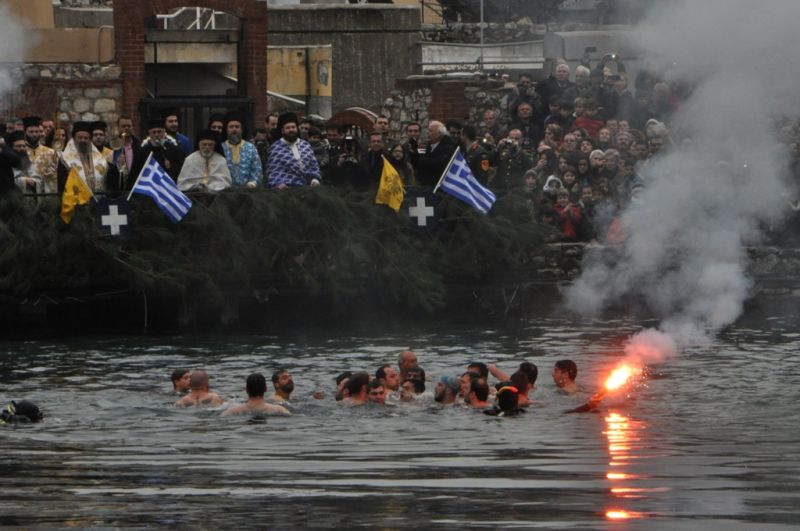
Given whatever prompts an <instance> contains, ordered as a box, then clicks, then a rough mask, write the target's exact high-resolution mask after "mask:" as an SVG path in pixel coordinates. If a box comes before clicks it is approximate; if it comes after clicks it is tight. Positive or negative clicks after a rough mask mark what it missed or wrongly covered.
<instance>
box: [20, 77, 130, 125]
mask: <svg viewBox="0 0 800 531" xmlns="http://www.w3.org/2000/svg"><path fill="white" fill-rule="evenodd" d="M12 75H13V76H14V78H15V79H17V80H18V82H19V85H20V86H22V87H23V90H22V91H21V94H19V95H18V96H16V97H14V98H12V99H11V100H10V105H9V107H10V108H9V109H6V112H8V113H9V114H13V115H15V116H23V115H26V114H37V115H40V116H42V117H49V118H53V119H56V120H58V121H60V122H62V123H65V124H72V123H75V122H77V121H80V120H88V121H95V120H103V121H105V122H108V123H109V124H110V125H112V126H113V125H115V124H116V121H117V118H118V116H119V112H120V109H121V104H122V79H121V75H122V71H121V69H120V68H119V66H117V65H113V64H111V65H91V64H61V63H59V64H55V63H53V64H47V63H37V64H27V65H22V66H20V67H17V68H15V69H14V70H13V72H12Z"/></svg>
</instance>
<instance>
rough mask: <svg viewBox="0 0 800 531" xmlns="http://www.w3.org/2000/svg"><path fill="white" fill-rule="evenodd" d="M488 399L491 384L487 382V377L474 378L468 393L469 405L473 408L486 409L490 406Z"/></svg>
mask: <svg viewBox="0 0 800 531" xmlns="http://www.w3.org/2000/svg"><path fill="white" fill-rule="evenodd" d="M487 400H489V384H488V383H486V378H481V377H478V378H473V379H472V380H471V381H470V386H469V393H467V400H466V402H467V405H468V406H469V407H471V408H473V409H486V408H488V407H489V402H487Z"/></svg>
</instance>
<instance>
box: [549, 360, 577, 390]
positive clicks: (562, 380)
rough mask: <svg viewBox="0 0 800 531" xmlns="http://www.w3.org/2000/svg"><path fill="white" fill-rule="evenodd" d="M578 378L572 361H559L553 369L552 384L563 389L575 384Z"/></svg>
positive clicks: (575, 366)
mask: <svg viewBox="0 0 800 531" xmlns="http://www.w3.org/2000/svg"><path fill="white" fill-rule="evenodd" d="M577 377H578V366H577V365H576V364H575V362H574V361H572V360H559V361H557V362H556V364H555V366H554V367H553V382H555V384H556V385H557V386H558V387H564V386H566V385H570V384H572V383H574V382H575V378H577Z"/></svg>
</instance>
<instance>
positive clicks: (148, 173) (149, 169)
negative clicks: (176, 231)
mask: <svg viewBox="0 0 800 531" xmlns="http://www.w3.org/2000/svg"><path fill="white" fill-rule="evenodd" d="M133 194H141V195H146V196H147V197H150V198H151V199H152V200H153V201H155V202H156V205H157V206H158V208H160V209H161V212H163V213H164V215H165V216H167V217H168V218H169V220H170V221H171V222H173V223H178V222H179V221H180V220H182V219H183V218H184V217H185V216H186V214H188V213H189V209H190V208H192V201H191V199H189V198H188V197H186V196H185V195H183V193H182V192H181V191H180V190H178V186H177V185H176V184H175V181H173V180H172V177H170V176H169V175H167V172H166V171H164V168H162V167H161V165H160V164H159V163H158V161H157V160H156V159H154V158H153V154H152V153H150V156H149V157H147V162H145V164H144V167H143V168H142V172H141V173H140V174H139V177H138V178H137V179H136V183H135V184H134V185H133V189H132V190H131V193H130V195H128V199H130V197H131V195H133Z"/></svg>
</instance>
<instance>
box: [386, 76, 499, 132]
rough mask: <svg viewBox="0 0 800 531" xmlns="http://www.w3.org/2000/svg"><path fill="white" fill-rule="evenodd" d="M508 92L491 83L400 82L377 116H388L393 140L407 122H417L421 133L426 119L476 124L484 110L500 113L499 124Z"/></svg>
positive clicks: (426, 79) (431, 79)
mask: <svg viewBox="0 0 800 531" xmlns="http://www.w3.org/2000/svg"><path fill="white" fill-rule="evenodd" d="M511 93H512V87H511V86H506V85H505V84H504V83H503V82H502V81H495V80H472V79H469V80H463V79H459V80H448V79H442V78H438V77H414V78H407V79H400V80H398V81H397V84H396V88H395V90H393V91H392V92H391V93H390V95H389V97H388V98H386V100H384V102H383V106H382V107H381V114H384V115H386V116H388V117H389V128H390V130H391V133H392V136H393V137H395V138H401V137H402V135H403V132H404V131H405V127H406V125H408V124H409V123H411V122H419V123H420V124H421V125H422V128H423V130H424V129H425V127H427V125H428V121H429V120H438V121H440V122H446V121H448V120H458V121H461V122H470V123H473V124H479V123H480V121H481V118H482V117H483V112H484V111H485V110H486V109H496V110H500V111H501V113H500V121H501V122H505V121H508V116H507V113H506V112H505V109H506V108H507V107H508V100H509V97H510V95H511Z"/></svg>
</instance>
